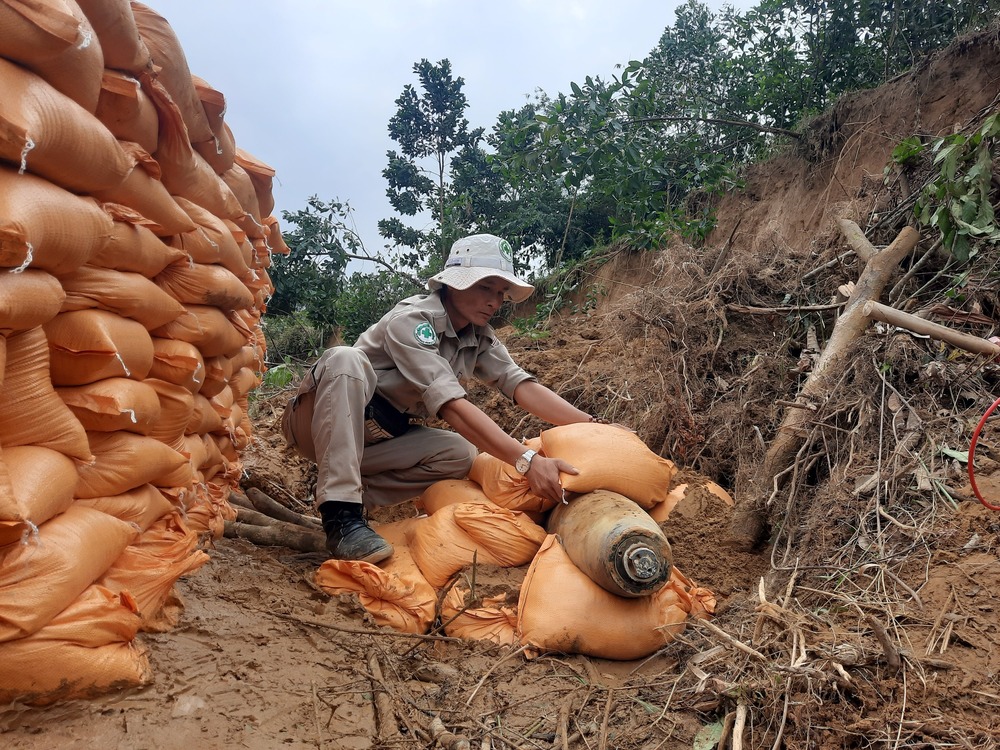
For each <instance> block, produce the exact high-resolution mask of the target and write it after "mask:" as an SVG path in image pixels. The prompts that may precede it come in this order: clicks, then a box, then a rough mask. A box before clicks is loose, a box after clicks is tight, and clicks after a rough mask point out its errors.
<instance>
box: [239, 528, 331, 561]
mask: <svg viewBox="0 0 1000 750" xmlns="http://www.w3.org/2000/svg"><path fill="white" fill-rule="evenodd" d="M225 536H226V537H227V538H229V539H232V538H237V539H246V540H247V541H248V542H253V543H254V544H256V545H259V546H261V547H288V548H289V549H296V550H299V551H300V552H321V553H324V554H325V553H326V551H327V550H326V536H325V535H324V534H323V532H321V531H313V530H311V529H306V528H304V527H302V526H297V525H295V524H292V523H283V522H282V521H273V522H272V523H271V524H270V525H268V526H253V525H251V524H248V523H240V522H238V521H226V524H225Z"/></svg>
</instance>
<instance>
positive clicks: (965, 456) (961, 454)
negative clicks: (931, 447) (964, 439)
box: [941, 448, 969, 464]
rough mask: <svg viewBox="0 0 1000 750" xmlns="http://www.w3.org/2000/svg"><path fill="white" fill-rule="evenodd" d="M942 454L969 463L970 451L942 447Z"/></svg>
mask: <svg viewBox="0 0 1000 750" xmlns="http://www.w3.org/2000/svg"><path fill="white" fill-rule="evenodd" d="M941 454H942V455H945V456H948V457H949V458H954V459H955V460H956V461H961V462H962V463H963V464H967V463H969V451H957V450H954V449H952V448H942V449H941Z"/></svg>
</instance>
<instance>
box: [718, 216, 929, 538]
mask: <svg viewBox="0 0 1000 750" xmlns="http://www.w3.org/2000/svg"><path fill="white" fill-rule="evenodd" d="M840 226H841V229H842V230H843V231H844V234H845V235H846V236H847V237H849V238H850V241H851V242H852V244H853V245H854V246H855V250H856V251H858V250H859V248H861V252H864V244H865V243H867V239H865V241H864V243H862V242H861V239H860V237H863V234H862V233H861V230H860V229H857V225H856V224H854V222H850V221H847V220H842V221H841V222H840ZM855 230H857V231H855ZM859 235H860V237H859ZM919 239H920V234H919V232H917V230H915V229H913V228H912V227H905V228H904V229H903V230H902V231H901V232H900V233H899V235H898V236H897V237H896V239H895V240H893V242H892V244H890V245H889V246H888V247H886V248H885V249H884V250H881V251H879V252H876V253H875V254H874V255H872V256H871V258H870V259H869V260H868V262H867V263H865V267H864V270H862V272H861V275H860V277H859V278H858V281H857V283H856V284H855V285H854V290H853V293H852V294H851V298H850V299H849V300H848V301H847V304H846V306H845V307H844V310H843V312H842V313H841V315H840V317H839V318H838V320H837V323H836V325H835V326H834V328H833V332H832V333H831V335H830V339H829V341H828V342H827V344H826V347H825V348H824V350H823V353H822V355H821V356H820V358H819V361H818V362H817V363H816V364H815V366H814V367H813V370H812V372H811V373H810V374H809V377H808V379H807V380H806V382H805V384H804V385H803V386H802V390H801V391H800V392H799V395H798V397H797V398H796V399H795V401H796V403H798V404H801V405H803V406H806V407H807V408H805V409H802V408H798V407H796V408H788V409H786V411H785V414H784V418H783V419H782V421H781V426H780V427H779V428H778V431H777V434H776V435H775V438H774V441H773V442H772V443H771V445H770V447H769V448H768V450H767V454H766V455H765V456H764V461H763V463H762V464H761V466H760V468H759V469H758V471H757V472H756V473H755V474H754V476H753V477H752V478H751V479H750V481H749V482H748V486H747V487H746V488H744V490H743V491H742V492H738V493H737V494H738V495H741V498H740V502H739V503H738V504H737V507H736V512H735V513H734V515H733V521H732V525H731V527H730V532H731V535H732V542H733V543H734V544H736V545H737V546H740V547H744V548H746V547H755V546H756V545H758V544H759V543H760V542H761V541H763V539H764V538H765V536H766V534H767V530H768V524H767V512H766V508H767V505H768V502H769V501H770V500H771V499H772V498H773V497H774V495H775V494H776V493H777V492H778V491H780V489H781V487H782V485H783V484H784V483H785V482H786V481H787V477H788V475H789V473H790V472H789V471H788V469H789V467H790V466H791V465H793V461H794V460H795V457H796V454H797V453H798V452H799V449H800V448H801V447H802V445H803V441H804V440H805V438H806V436H807V435H808V434H809V430H810V428H811V427H812V423H813V421H814V420H815V418H816V415H815V413H814V412H813V411H812V409H810V408H808V407H809V405H815V406H821V405H822V404H823V403H824V402H825V401H826V399H827V398H828V397H829V395H830V393H831V391H832V390H834V388H835V386H836V384H837V382H838V381H839V380H840V379H841V378H842V376H843V374H844V373H845V372H846V371H847V367H848V365H849V364H850V363H851V361H852V360H851V357H850V354H851V352H852V351H853V349H854V345H855V343H856V342H857V340H858V339H859V338H860V337H861V335H862V334H863V333H864V332H865V330H867V328H868V326H869V319H868V317H867V316H866V315H865V303H867V302H870V301H873V300H877V299H878V297H879V295H880V294H881V293H882V291H883V290H884V289H885V287H886V285H887V284H888V282H889V279H890V278H891V276H892V274H893V272H894V271H895V270H896V268H897V267H898V266H899V263H900V261H901V260H902V259H903V258H904V257H906V255H908V254H909V253H910V252H911V251H912V250H913V248H914V247H915V246H916V244H917V242H918V240H919ZM868 244H870V243H868Z"/></svg>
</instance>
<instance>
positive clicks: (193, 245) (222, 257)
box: [170, 196, 250, 281]
mask: <svg viewBox="0 0 1000 750" xmlns="http://www.w3.org/2000/svg"><path fill="white" fill-rule="evenodd" d="M174 200H176V201H177V205H178V206H180V207H181V208H182V209H183V210H184V212H185V213H186V214H187V215H188V217H190V219H191V220H192V221H193V222H194V223H195V224H197V226H198V228H197V229H196V230H195V231H193V232H183V233H182V234H180V235H178V236H177V237H174V238H172V239H171V240H170V242H171V244H173V245H174V247H177V248H179V249H181V250H183V251H184V252H185V253H187V254H188V256H189V257H190V259H191V262H192V263H217V264H219V265H220V266H225V267H226V268H228V269H229V270H230V271H232V273H233V275H234V276H235V277H236V278H238V279H240V280H241V281H242V280H245V279H247V278H249V276H250V267H249V266H248V265H247V262H246V260H245V259H244V257H243V253H242V252H241V251H240V246H239V243H238V242H237V241H236V238H235V237H233V233H232V232H231V231H230V230H229V227H228V226H227V225H226V222H225V221H223V220H222V219H220V218H219V217H218V216H215V215H214V214H212V212H211V211H208V210H206V209H204V208H202V207H201V206H199V205H198V204H197V203H192V202H191V201H189V200H188V199H187V198H183V197H181V196H175V197H174Z"/></svg>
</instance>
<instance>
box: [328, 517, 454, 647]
mask: <svg viewBox="0 0 1000 750" xmlns="http://www.w3.org/2000/svg"><path fill="white" fill-rule="evenodd" d="M416 521H417V519H412V518H411V519H406V520H405V521H396V522H394V523H390V524H384V525H381V526H379V527H378V529H377V530H378V532H379V534H381V535H382V536H383V538H385V539H386V540H388V541H389V542H390V543H391V544H392V545H393V553H392V557H390V558H389V559H388V560H385V561H384V562H382V563H380V564H379V565H373V564H372V563H366V562H357V561H353V560H327V561H326V562H324V563H323V564H322V565H321V566H320V567H319V569H318V570H317V571H316V579H315V580H316V584H317V585H318V586H319V587H320V588H322V589H323V590H324V591H326V592H327V593H329V594H334V595H336V594H357V596H358V600H359V601H360V602H361V605H362V606H363V607H364V608H365V609H366V610H368V612H370V613H371V615H372V617H374V618H375V622H377V623H378V624H379V625H387V626H389V627H391V628H394V629H395V630H399V631H402V632H404V633H426V632H427V629H428V628H429V627H430V624H431V623H432V622H433V621H434V613H435V609H436V604H437V594H436V593H435V591H434V588H433V587H432V586H431V585H430V584H429V583H428V582H427V580H426V579H425V578H424V576H423V574H422V573H421V572H420V569H419V568H418V567H417V565H416V563H415V562H414V561H413V558H412V556H411V555H410V552H409V550H408V549H407V547H406V542H405V537H406V534H407V531H408V530H409V529H410V528H412V526H413V524H414V523H415V522H416Z"/></svg>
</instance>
